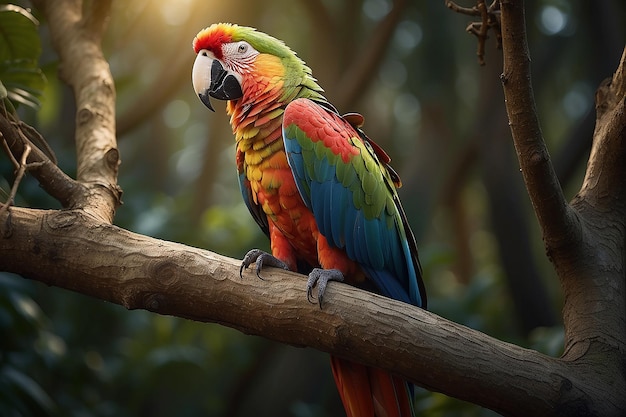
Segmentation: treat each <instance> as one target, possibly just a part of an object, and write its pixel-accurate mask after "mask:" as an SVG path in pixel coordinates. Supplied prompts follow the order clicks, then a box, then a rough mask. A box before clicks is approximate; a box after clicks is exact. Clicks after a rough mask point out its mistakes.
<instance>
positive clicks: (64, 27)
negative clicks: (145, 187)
mask: <svg viewBox="0 0 626 417" xmlns="http://www.w3.org/2000/svg"><path fill="white" fill-rule="evenodd" d="M34 3H35V5H36V6H37V7H38V8H39V9H41V10H42V11H43V12H44V14H45V15H46V19H47V22H48V25H49V27H50V36H51V38H52V42H53V45H54V46H55V49H56V50H57V52H58V54H59V58H60V61H61V62H60V77H61V78H62V79H63V80H64V81H65V82H66V83H67V84H69V85H70V86H71V87H72V88H73V89H74V97H75V99H76V109H77V111H76V137H75V139H76V149H77V160H78V167H77V179H78V181H80V182H82V183H84V184H89V191H90V192H89V193H86V194H85V199H84V201H81V202H79V204H80V205H81V206H82V207H83V208H84V209H85V210H88V211H90V212H91V213H92V214H93V215H94V216H97V217H99V218H102V219H103V220H106V221H107V222H112V221H113V215H114V213H115V208H116V207H117V206H118V205H119V203H120V198H121V190H120V188H119V187H118V185H117V170H118V166H119V163H120V160H119V153H118V150H117V144H116V138H115V86H114V83H113V77H112V76H111V72H110V70H109V65H108V63H107V62H106V60H105V59H104V56H103V54H102V49H101V48H100V37H101V36H102V33H103V31H104V25H105V21H106V19H105V18H104V16H106V15H107V13H108V7H107V6H108V5H110V2H109V1H104V2H94V3H98V4H97V5H96V4H92V7H91V8H90V9H89V10H87V11H86V15H85V16H83V10H82V5H81V2H78V1H73V0H55V1H46V0H36V1H34Z"/></svg>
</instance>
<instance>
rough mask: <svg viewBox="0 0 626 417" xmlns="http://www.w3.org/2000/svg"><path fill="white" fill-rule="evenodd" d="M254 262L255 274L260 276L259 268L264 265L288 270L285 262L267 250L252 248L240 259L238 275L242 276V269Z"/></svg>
mask: <svg viewBox="0 0 626 417" xmlns="http://www.w3.org/2000/svg"><path fill="white" fill-rule="evenodd" d="M253 262H254V264H255V266H256V276H257V277H259V278H260V279H263V278H261V275H259V274H260V273H261V270H262V269H263V268H264V267H266V266H273V267H275V268H282V269H284V270H287V271H289V267H288V266H287V264H286V263H284V262H283V261H281V260H280V259H278V258H276V257H275V256H272V255H270V254H269V253H267V252H264V251H262V250H261V249H252V250H250V251H248V253H246V256H244V257H243V260H242V261H241V267H240V268H239V276H240V277H241V278H243V270H244V269H248V267H249V266H250V265H252V263H253Z"/></svg>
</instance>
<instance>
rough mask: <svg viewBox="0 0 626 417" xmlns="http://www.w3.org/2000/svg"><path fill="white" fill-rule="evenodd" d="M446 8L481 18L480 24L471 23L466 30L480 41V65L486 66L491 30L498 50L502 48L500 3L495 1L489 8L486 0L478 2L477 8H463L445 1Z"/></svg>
mask: <svg viewBox="0 0 626 417" xmlns="http://www.w3.org/2000/svg"><path fill="white" fill-rule="evenodd" d="M445 3H446V7H448V8H449V9H450V10H452V11H454V12H457V13H460V14H464V15H468V16H474V17H480V22H471V23H470V24H469V25H468V26H467V28H466V29H465V30H466V31H467V32H468V33H470V34H472V35H474V36H476V38H477V39H478V50H477V52H476V55H477V56H478V63H479V64H480V65H481V66H482V65H485V43H486V42H487V39H489V36H488V34H489V30H491V31H492V32H493V33H494V34H495V36H496V46H497V47H498V49H500V48H501V47H502V34H501V29H500V2H499V1H498V0H494V1H493V2H492V3H491V5H489V6H487V5H486V4H485V0H476V6H473V7H462V6H459V5H458V4H456V3H455V2H454V1H451V0H445Z"/></svg>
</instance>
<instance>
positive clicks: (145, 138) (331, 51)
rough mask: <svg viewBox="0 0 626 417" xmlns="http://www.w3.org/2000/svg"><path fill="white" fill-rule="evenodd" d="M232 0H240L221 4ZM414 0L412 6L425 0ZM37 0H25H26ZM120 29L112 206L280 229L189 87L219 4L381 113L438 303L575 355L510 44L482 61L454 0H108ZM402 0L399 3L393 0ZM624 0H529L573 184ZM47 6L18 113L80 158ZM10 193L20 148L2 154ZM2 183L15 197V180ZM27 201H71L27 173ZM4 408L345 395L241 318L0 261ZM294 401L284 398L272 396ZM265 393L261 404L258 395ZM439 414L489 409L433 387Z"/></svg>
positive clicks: (216, 239) (180, 234)
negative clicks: (226, 318)
mask: <svg viewBox="0 0 626 417" xmlns="http://www.w3.org/2000/svg"><path fill="white" fill-rule="evenodd" d="M226 3H227V4H226ZM408 3H411V4H408ZM22 5H23V6H25V7H27V6H28V3H23V4H22ZM111 11H112V15H111V18H110V22H109V27H108V29H107V31H106V34H105V36H104V42H103V48H104V53H105V56H106V58H107V60H108V62H109V64H110V66H111V71H112V73H113V77H114V79H115V85H116V89H117V120H116V122H117V135H118V145H119V150H120V154H121V159H122V164H121V166H120V171H119V184H120V186H121V187H122V189H123V190H124V195H123V201H124V204H123V205H122V206H120V207H119V208H118V209H117V212H116V217H115V221H114V224H116V225H118V226H120V227H123V228H126V229H129V230H131V231H134V232H137V233H142V234H146V235H149V236H154V237H158V238H162V239H165V240H171V241H176V242H182V243H185V244H188V245H192V246H197V247H201V248H206V249H209V250H212V251H215V252H218V253H220V254H223V255H227V256H231V257H235V258H241V256H242V255H243V254H244V253H245V252H246V251H247V250H248V249H250V248H252V247H262V248H267V247H268V244H267V241H266V238H265V236H263V235H262V233H261V232H260V231H259V230H258V228H257V227H256V224H255V223H254V221H253V220H252V218H251V217H250V216H249V215H248V213H247V209H246V207H245V206H244V204H243V202H242V201H241V196H240V194H239V190H238V187H237V182H236V181H237V180H236V177H235V175H236V174H235V172H236V171H235V166H234V143H233V140H232V135H231V133H230V127H229V126H228V123H227V122H228V120H227V117H226V116H225V114H223V111H222V109H221V108H218V109H217V112H216V114H212V113H209V112H207V110H206V108H204V106H202V105H201V104H200V103H199V101H198V100H197V98H196V97H195V95H194V93H193V89H192V88H191V80H190V72H191V65H192V63H193V59H194V55H193V51H192V49H191V40H192V39H193V37H194V36H195V34H196V33H197V31H198V30H200V29H201V28H203V27H205V26H208V25H209V24H210V23H214V22H219V21H229V22H235V23H239V24H244V25H250V26H254V27H257V28H259V29H260V30H262V31H264V32H267V33H270V34H272V35H273V36H275V37H277V38H280V39H283V40H285V41H286V43H287V44H288V45H289V46H290V47H292V49H294V50H295V51H297V52H298V54H299V56H300V57H301V58H303V59H304V60H305V61H306V62H307V63H308V64H309V66H310V67H311V68H312V69H313V72H314V75H315V76H316V78H317V79H318V80H319V81H320V84H321V85H322V86H323V87H324V88H325V90H326V92H327V96H328V97H329V98H330V100H331V101H332V102H333V103H334V104H335V105H336V106H337V107H338V108H339V109H340V111H342V112H348V111H358V112H360V113H362V114H363V115H364V116H365V120H366V125H365V129H366V131H367V133H368V135H369V136H371V137H372V138H374V139H375V140H376V141H377V142H378V143H379V144H381V145H382V146H383V147H384V148H385V149H386V150H387V151H388V153H389V154H390V155H391V157H392V158H393V165H394V167H395V168H396V170H397V171H398V172H399V173H400V175H401V177H402V179H403V183H404V186H403V188H402V189H401V190H400V195H401V198H402V201H403V203H404V206H405V209H406V211H407V214H408V217H409V221H410V223H411V225H412V227H413V230H414V231H415V233H416V237H417V241H418V244H419V247H420V258H421V261H422V265H423V267H424V275H425V281H426V285H427V289H428V291H429V292H428V295H429V309H430V310H431V311H433V312H435V313H436V314H438V315H440V316H443V317H445V318H448V319H450V320H453V321H456V322H458V323H462V324H465V325H467V326H469V327H471V328H474V329H477V330H480V331H482V332H485V333H487V334H489V335H492V336H494V337H497V338H498V339H501V340H505V341H510V342H513V343H515V344H519V345H522V346H527V347H529V348H532V349H536V350H539V351H541V352H545V353H547V354H549V355H552V356H558V355H559V354H560V353H561V352H560V351H559V349H561V348H562V345H563V329H562V325H561V319H560V314H559V312H560V309H561V306H562V299H561V293H560V290H559V286H558V281H557V280H556V279H555V277H554V272H553V270H552V268H551V266H550V264H549V262H548V260H547V258H546V257H545V250H544V246H543V243H542V240H541V234H540V232H539V229H538V226H537V223H536V219H535V217H534V214H533V212H532V209H531V207H530V203H529V200H528V197H527V194H526V191H525V188H524V185H523V183H522V178H521V175H519V170H518V162H517V159H516V157H515V151H514V149H513V146H512V143H511V141H510V131H509V127H508V125H507V117H506V114H505V109H504V106H503V102H504V99H503V96H502V87H501V84H500V79H499V76H500V74H501V72H502V57H501V52H500V51H498V50H496V49H495V42H488V43H487V48H486V54H485V57H484V58H485V61H486V64H485V65H484V66H480V65H479V64H478V59H477V57H476V40H475V38H474V37H472V36H469V35H468V34H467V33H466V32H465V31H464V28H465V25H467V23H469V21H470V19H469V18H468V17H466V16H462V15H459V14H455V13H453V12H451V11H450V10H448V9H447V8H446V7H445V4H444V2H443V1H442V2H430V1H428V2H419V4H412V2H404V1H396V2H391V1H386V0H362V1H361V0H350V1H345V2H330V1H328V2H324V1H300V2H289V1H281V0H274V1H267V2H246V1H244V0H233V1H231V2H218V1H192V0H186V1H177V2H166V1H143V0H141V1H133V2H113V6H112V10H111ZM394 13H395V14H397V16H395V18H394V19H390V18H389V16H390V15H393V14H394ZM624 16H626V13H625V10H624V5H623V4H622V3H621V2H619V1H608V0H606V1H598V2H585V1H571V2H566V1H558V0H550V1H532V2H531V1H529V2H526V18H527V29H528V38H529V45H530V50H531V51H530V52H531V56H532V58H533V61H532V71H533V84H534V88H535V94H536V99H537V106H538V112H539V116H540V119H541V120H542V128H543V133H544V137H545V138H546V140H547V142H548V147H549V149H550V151H551V153H552V158H553V161H554V163H555V167H556V170H557V174H558V176H559V179H560V181H561V184H562V185H563V187H564V189H565V190H566V197H567V198H568V199H569V198H571V197H572V196H573V194H574V193H575V192H576V191H577V190H578V186H579V184H580V182H581V179H582V177H583V174H584V167H585V163H586V160H587V157H588V155H589V149H590V147H591V142H590V139H591V137H592V132H593V126H594V111H593V110H594V106H593V99H594V92H595V89H596V88H597V86H598V85H599V84H600V82H601V80H603V79H605V78H606V77H609V76H610V75H611V74H612V73H613V71H614V70H615V68H616V66H617V63H618V62H619V57H620V53H621V50H622V48H623V39H624V38H625V33H624V27H626V25H625V20H626V19H625V18H624ZM35 17H36V18H38V19H40V20H41V26H40V35H41V42H42V48H41V50H42V54H41V57H40V65H41V67H42V69H43V71H44V73H45V79H46V80H47V81H46V83H45V87H44V88H43V95H42V97H41V98H40V102H41V106H40V108H39V109H37V110H33V109H31V108H29V107H28V106H24V105H22V106H20V108H19V109H18V110H19V114H20V116H21V118H22V119H23V120H24V121H25V122H27V123H29V124H31V125H33V126H34V127H36V128H37V129H38V130H39V131H40V132H41V133H42V134H43V136H44V137H45V138H46V139H47V140H48V142H49V144H50V145H51V147H52V148H53V149H54V151H55V153H56V155H57V157H58V159H59V166H60V167H61V168H62V170H63V171H65V172H66V173H68V174H70V175H72V176H74V172H75V170H76V166H75V165H76V162H75V156H74V155H75V150H74V143H73V141H72V140H71V138H72V137H73V136H74V121H75V104H74V98H73V94H72V92H71V90H70V89H69V88H68V87H67V86H65V85H64V84H62V83H61V82H60V81H59V80H58V78H57V72H58V70H59V69H58V65H57V64H58V57H57V56H56V55H55V53H54V51H53V48H52V46H51V44H50V39H49V37H48V33H47V28H46V22H45V20H44V19H43V18H42V16H40V15H38V14H37V13H36V12H35ZM0 174H1V176H2V178H0V181H1V182H0V190H2V192H3V194H4V193H6V194H7V195H8V193H9V190H10V189H11V185H12V183H13V166H12V165H11V162H10V161H9V160H8V159H7V158H4V157H3V158H0ZM3 200H4V199H3ZM16 205H18V206H24V207H42V208H58V207H59V204H58V202H57V201H56V200H54V199H52V198H51V197H50V196H48V195H47V194H46V193H44V192H43V191H42V190H41V189H40V188H39V186H38V183H37V181H35V180H34V179H33V178H31V177H29V176H26V178H25V179H24V180H23V181H22V183H21V184H20V188H19V192H18V195H17V196H16ZM0 334H2V335H7V337H2V338H1V339H0V414H2V415H12V414H11V413H10V412H9V411H16V410H19V411H20V412H21V413H22V415H59V416H60V415H80V416H109V415H115V416H141V415H146V416H148V415H150V416H168V415H179V416H195V415H200V414H202V415H220V416H225V415H226V416H240V415H242V416H243V415H250V414H253V415H268V416H269V415H293V416H302V417H305V416H327V415H336V414H340V413H341V412H342V411H341V405H340V403H339V399H338V396H337V394H336V389H335V387H334V383H333V380H332V376H331V373H330V367H329V364H328V357H327V355H326V354H324V353H320V352H317V351H315V350H313V349H302V348H295V347H290V346H285V345H282V344H278V343H274V342H270V341H267V340H265V339H262V338H258V337H252V336H246V335H243V334H242V333H240V332H238V331H236V330H232V329H229V328H227V327H223V326H219V325H211V324H201V323H195V322H192V321H188V320H183V319H178V318H172V317H168V316H160V315H155V314H151V313H149V312H146V311H130V312H129V311H127V310H126V309H124V308H123V307H120V306H117V305H113V304H110V303H105V302H101V301H98V300H94V299H92V298H88V297H85V296H82V295H78V294H75V293H71V292H68V291H65V290H62V289H58V288H54V287H47V286H45V285H43V284H41V283H37V282H31V281H27V280H23V279H21V278H19V277H16V276H14V275H11V274H7V273H0ZM278 398H280V401H277V400H275V399H278ZM260 404H262V406H261V405H260ZM417 408H418V410H429V414H428V415H433V416H437V415H441V416H446V415H467V416H474V415H476V416H482V415H493V412H491V411H489V410H485V409H482V408H479V407H476V406H473V405H470V404H467V403H463V402H460V401H458V400H453V399H451V398H449V397H446V396H443V395H441V394H433V393H430V392H427V391H425V390H424V391H419V393H418V400H417Z"/></svg>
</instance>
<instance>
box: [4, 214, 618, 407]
mask: <svg viewBox="0 0 626 417" xmlns="http://www.w3.org/2000/svg"><path fill="white" fill-rule="evenodd" d="M4 221H5V219H3V218H0V224H3V223H4ZM11 222H12V223H13V225H14V232H13V233H12V234H11V235H10V237H7V238H4V239H0V253H2V254H3V256H2V257H0V270H3V271H10V272H15V273H18V274H20V275H22V276H23V277H26V278H29V279H34V280H38V281H42V282H44V283H46V284H48V285H54V286H58V287H62V288H66V289H69V290H72V291H77V292H80V293H83V294H86V295H90V296H93V297H97V298H99V299H102V300H106V301H110V302H113V303H116V304H120V305H123V306H125V307H126V308H129V309H136V308H141V309H147V310H150V311H153V312H157V313H160V314H167V315H174V316H178V317H183V318H188V319H193V320H198V321H204V322H215V323H220V324H223V325H226V326H229V327H233V328H235V329H239V330H240V331H242V332H244V333H246V334H254V335H261V336H264V337H267V338H269V339H272V340H275V341H278V342H282V343H288V344H292V345H296V346H311V347H313V348H316V349H319V350H322V351H325V352H329V353H332V354H333V355H337V356H342V357H348V358H350V359H352V360H355V361H359V362H362V363H365V364H367V365H371V366H376V367H380V368H384V369H388V370H390V371H392V372H394V373H397V374H399V375H402V376H403V377H405V378H408V379H410V380H412V381H415V382H416V383H417V384H419V385H421V386H423V387H426V388H428V389H431V390H435V391H440V392H443V393H445V394H447V395H451V396H454V397H457V398H461V399H466V400H470V401H472V402H474V403H476V404H479V405H482V406H485V407H488V408H491V409H493V410H496V411H499V412H503V413H505V414H507V415H520V416H522V415H531V414H532V415H554V414H555V411H554V410H555V408H559V409H561V410H565V411H567V410H568V409H569V408H568V407H569V406H571V404H573V403H574V402H575V401H580V399H581V398H582V399H585V400H589V401H591V402H592V403H593V397H592V396H591V394H589V392H588V390H590V389H589V388H588V387H587V384H588V382H589V380H590V378H593V374H592V373H590V372H591V371H590V370H589V369H587V368H584V367H577V366H576V364H575V363H568V362H565V361H563V360H559V359H554V358H549V357H546V356H545V355H542V354H539V353H537V352H534V351H530V350H527V349H523V348H520V347H517V346H515V345H511V344H508V343H505V342H501V341H499V340H496V339H493V338H491V337H489V336H487V335H485V334H482V333H480V332H477V331H475V330H472V329H469V328H467V327H464V326H461V325H459V324H455V323H453V322H450V321H448V320H446V319H443V318H441V317H438V316H437V315H435V314H433V313H429V312H427V311H424V310H421V309H419V308H416V307H414V306H411V305H408V304H406V303H402V302H398V301H396V300H392V299H388V298H385V297H381V296H378V295H375V294H372V293H369V292H366V291H362V290H358V289H355V288H353V287H351V286H348V285H344V284H335V283H333V285H330V287H329V288H328V289H327V292H326V294H325V304H324V308H323V309H321V310H320V308H319V307H318V306H317V304H313V303H309V302H308V301H307V298H306V291H305V282H306V280H305V278H304V277H301V276H299V275H297V274H294V273H289V272H284V271H279V270H269V271H265V272H264V273H263V278H264V280H259V279H257V278H256V277H255V275H254V274H253V273H247V274H244V277H243V279H241V278H240V277H239V264H240V262H239V261H237V260H234V259H229V258H225V257H223V256H220V255H217V254H215V253H211V252H208V251H204V250H201V249H196V248H191V247H188V246H184V245H181V244H177V243H171V242H166V241H162V240H158V239H154V238H150V237H146V236H142V235H138V234H135V233H131V232H129V231H126V230H124V229H121V228H118V227H115V226H112V225H109V224H106V223H102V222H99V221H98V220H97V219H94V218H93V217H91V216H88V215H86V214H85V213H84V212H83V211H81V210H75V211H41V210H33V209H23V208H13V209H12V218H11ZM260 311H262V312H263V314H259V312H260ZM596 365H597V364H596ZM599 366H603V365H602V364H600V365H599ZM605 366H610V365H609V364H606V365H605ZM596 369H597V368H596ZM594 372H595V371H594ZM564 387H565V388H564ZM605 388H606V392H605V393H604V395H603V398H607V399H608V401H609V403H612V404H619V401H618V398H613V397H611V395H613V396H615V395H616V396H618V397H619V396H621V394H622V393H621V391H620V392H617V393H616V392H615V391H614V390H611V389H609V388H608V387H605ZM594 395H595V394H594ZM605 403H606V402H603V404H605ZM597 406H598V407H600V406H601V404H597Z"/></svg>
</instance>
